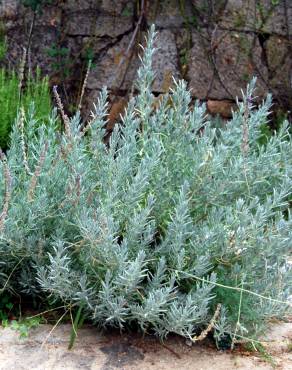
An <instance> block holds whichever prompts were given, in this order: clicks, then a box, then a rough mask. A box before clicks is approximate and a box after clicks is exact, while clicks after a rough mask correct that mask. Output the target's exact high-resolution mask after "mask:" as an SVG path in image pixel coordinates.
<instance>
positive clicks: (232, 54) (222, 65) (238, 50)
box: [188, 30, 268, 100]
mask: <svg viewBox="0 0 292 370" xmlns="http://www.w3.org/2000/svg"><path fill="white" fill-rule="evenodd" d="M205 36H206V37H202V35H201V34H198V33H193V35H192V39H193V40H192V41H193V48H192V50H191V57H190V61H189V71H188V80H189V82H190V87H191V88H192V93H193V95H194V96H195V97H197V98H200V99H204V98H206V97H207V98H210V99H217V100H223V99H233V100H234V99H235V98H236V96H241V89H244V88H245V87H246V84H247V82H248V81H249V80H250V79H251V78H252V76H254V75H258V77H259V78H258V83H257V88H258V94H259V95H265V91H266V85H265V82H264V81H265V79H267V74H268V71H267V67H266V66H265V64H264V63H263V60H262V48H261V46H260V45H259V42H258V39H257V38H255V37H253V35H250V34H241V33H237V32H226V31H223V30H218V31H217V32H216V34H213V35H212V39H211V40H210V39H208V37H209V35H208V34H206V35H205Z"/></svg>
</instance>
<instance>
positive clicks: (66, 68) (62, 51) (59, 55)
mask: <svg viewBox="0 0 292 370" xmlns="http://www.w3.org/2000/svg"><path fill="white" fill-rule="evenodd" d="M47 54H48V55H49V56H50V57H51V58H52V59H53V60H54V61H53V63H52V68H53V70H54V71H55V72H57V73H60V72H61V73H62V74H63V75H64V76H65V77H68V76H69V74H70V64H71V60H70V50H69V49H68V48H66V47H60V46H57V45H56V44H54V45H52V47H51V48H50V49H48V51H47Z"/></svg>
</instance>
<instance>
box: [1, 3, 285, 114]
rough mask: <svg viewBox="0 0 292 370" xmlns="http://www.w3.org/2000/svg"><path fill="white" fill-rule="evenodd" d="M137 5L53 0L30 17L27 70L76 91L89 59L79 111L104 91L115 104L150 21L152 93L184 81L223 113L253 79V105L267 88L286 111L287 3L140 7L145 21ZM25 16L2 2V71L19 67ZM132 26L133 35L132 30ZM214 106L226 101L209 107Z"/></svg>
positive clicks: (127, 84) (129, 81)
mask: <svg viewBox="0 0 292 370" xmlns="http://www.w3.org/2000/svg"><path fill="white" fill-rule="evenodd" d="M139 4H140V5H141V4H142V2H137V1H136V0H113V1H107V0H98V1H96V0H62V1H57V0H53V1H51V2H50V4H47V5H46V6H44V7H43V8H42V11H41V12H38V13H37V14H36V17H35V20H34V28H33V33H32V37H31V45H30V53H29V64H30V65H29V66H30V67H31V68H32V69H33V68H34V67H35V66H36V65H39V66H40V67H41V69H42V71H43V72H44V73H46V74H49V75H50V77H51V81H52V83H57V84H63V86H64V89H65V90H66V91H69V92H70V94H71V92H72V91H73V93H72V94H73V95H74V91H75V92H76V93H77V91H80V86H81V84H82V80H83V78H84V74H85V71H86V66H87V64H88V60H89V59H91V60H92V62H93V66H92V69H91V71H90V77H89V79H88V84H87V88H86V95H85V97H84V105H85V106H86V107H89V108H88V109H90V106H92V103H93V100H94V99H95V97H96V96H97V94H98V91H99V90H100V89H101V88H102V87H103V86H104V85H106V86H108V88H109V89H110V92H111V95H112V96H111V98H112V97H113V96H116V97H117V99H113V101H114V102H116V101H118V102H119V101H121V98H124V97H126V96H127V94H128V93H129V91H130V89H131V88H132V86H133V80H134V79H135V76H136V72H137V68H138V66H139V59H138V52H140V49H139V47H138V45H139V44H140V43H143V42H144V36H145V30H146V28H147V26H149V25H150V24H152V23H155V24H156V27H157V32H158V35H157V40H156V47H157V48H158V50H157V52H156V54H155V55H154V59H153V69H154V71H155V74H156V78H155V80H154V83H153V91H154V92H155V93H164V92H166V91H168V89H169V87H171V85H172V77H174V78H175V79H178V78H181V77H184V78H186V79H187V81H188V83H189V86H190V88H191V89H192V90H191V91H192V95H193V97H194V98H199V99H203V100H207V101H209V106H210V107H211V108H210V111H212V112H213V113H214V114H215V113H216V112H218V113H220V112H221V113H222V112H223V115H224V114H225V115H227V114H229V113H228V107H230V102H232V101H234V99H235V97H236V96H241V89H244V88H245V86H246V84H247V82H248V81H249V80H250V79H251V77H252V76H254V75H256V76H257V77H258V84H257V87H258V90H257V95H258V96H259V98H260V99H261V98H262V97H263V96H265V95H266V93H267V92H268V91H270V92H272V93H273V95H276V96H278V100H280V101H282V102H284V103H285V104H286V106H287V107H291V104H292V103H291V101H292V96H291V94H292V88H291V81H292V63H291V59H292V46H291V37H292V1H290V0H289V1H288V0H279V1H271V0H249V1H246V0H208V2H207V1H206V0H192V1H191V0H190V1H185V2H178V1H177V0H163V1H154V2H150V1H145V4H146V7H145V9H144V12H143V14H142V15H141V7H140V5H139ZM32 20H33V12H32V10H31V9H30V8H29V7H24V6H23V5H21V2H20V1H19V0H2V1H1V3H0V22H1V29H2V28H3V30H4V31H3V32H4V35H2V42H3V39H4V37H6V38H7V44H8V52H7V55H6V58H5V60H4V61H2V65H9V66H12V67H15V68H18V66H19V63H20V60H21V56H22V53H23V47H27V46H28V36H29V32H30V28H31V24H32ZM137 23H139V24H140V29H139V31H138V32H137V33H135V27H136V24H137ZM3 32H2V33H3ZM134 33H135V35H136V37H135V38H134V39H133V35H134ZM0 38H1V35H0ZM0 42H1V39H0ZM122 100H123V99H122ZM221 101H223V103H222V104H223V105H222V104H219V103H216V102H221ZM119 106H121V107H123V106H124V104H116V103H115V109H114V112H115V114H114V115H113V116H114V117H119V113H117V112H116V111H117V110H118V107H119Z"/></svg>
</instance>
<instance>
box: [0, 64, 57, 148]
mask: <svg viewBox="0 0 292 370" xmlns="http://www.w3.org/2000/svg"><path fill="white" fill-rule="evenodd" d="M50 95H51V94H50V89H49V84H48V79H47V78H42V77H41V76H40V70H37V71H36V74H35V76H33V75H32V74H28V76H27V78H26V79H25V80H24V79H23V76H22V75H21V73H20V74H17V73H16V72H14V71H10V70H8V69H5V68H2V69H1V70H0V115H1V122H0V147H1V148H2V149H3V150H6V149H7V148H8V147H9V137H10V132H11V127H12V125H13V122H14V121H15V119H16V117H17V112H18V110H19V108H20V106H22V107H23V108H24V109H25V110H28V109H29V107H30V105H32V104H34V106H35V117H36V119H38V120H40V121H42V122H45V121H46V119H47V117H48V116H49V115H50V112H51V110H52V104H51V96H50Z"/></svg>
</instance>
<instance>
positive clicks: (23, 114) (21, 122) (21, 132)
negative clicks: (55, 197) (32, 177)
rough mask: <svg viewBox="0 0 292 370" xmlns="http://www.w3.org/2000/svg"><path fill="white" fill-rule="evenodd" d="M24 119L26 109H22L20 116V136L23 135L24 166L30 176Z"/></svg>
mask: <svg viewBox="0 0 292 370" xmlns="http://www.w3.org/2000/svg"><path fill="white" fill-rule="evenodd" d="M24 119H25V112H24V108H23V107H21V108H20V116H19V121H18V124H19V128H20V135H21V149H22V159H23V165H24V168H25V170H26V172H27V173H28V174H30V169H29V166H28V162H27V155H26V147H25V137H24Z"/></svg>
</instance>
